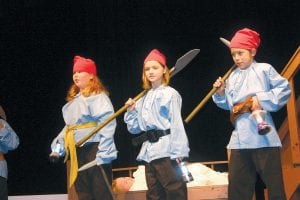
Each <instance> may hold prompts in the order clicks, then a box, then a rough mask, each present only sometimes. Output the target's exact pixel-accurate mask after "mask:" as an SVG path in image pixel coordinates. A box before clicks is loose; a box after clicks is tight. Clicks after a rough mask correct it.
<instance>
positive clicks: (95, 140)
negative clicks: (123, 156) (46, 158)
mask: <svg viewBox="0 0 300 200" xmlns="http://www.w3.org/2000/svg"><path fill="white" fill-rule="evenodd" d="M73 81H74V84H73V85H72V86H71V88H70V89H69V92H68V96H67V101H68V102H67V104H66V105H64V107H63V108H62V113H63V118H64V121H65V123H66V125H65V127H64V128H63V130H62V131H61V132H60V133H59V135H58V136H57V137H56V138H55V139H54V141H53V142H52V145H51V148H52V153H51V154H50V156H52V155H57V154H58V155H64V154H66V155H65V160H66V159H68V158H70V179H69V187H71V186H72V185H73V184H74V185H75V189H76V192H77V194H78V198H79V200H86V199H95V200H96V199H99V200H100V199H108V200H109V199H113V197H112V194H111V192H110V191H111V190H110V185H111V182H112V166H111V162H112V161H113V160H114V159H116V158H117V150H116V147H115V143H114V133H115V128H116V120H112V121H111V122H110V123H109V124H107V125H106V126H105V127H103V128H102V129H101V130H100V131H98V132H97V133H96V134H95V135H94V136H93V137H91V138H90V139H89V140H87V141H86V143H84V144H83V146H81V147H78V148H76V147H75V143H76V142H78V141H79V140H80V139H82V138H83V137H84V136H85V135H86V134H88V133H90V132H91V131H92V130H93V129H94V128H95V127H96V126H97V125H98V124H101V123H102V122H103V121H104V120H105V119H106V118H108V117H109V116H110V115H112V114H113V113H114V109H113V106H112V104H111V101H110V99H109V97H108V92H107V90H106V89H105V87H104V86H103V84H102V83H101V81H100V79H99V78H98V76H97V71H96V64H95V62H94V61H92V60H91V59H87V58H83V57H81V56H75V57H74V65H73ZM93 160H96V161H97V166H94V167H91V168H89V169H87V170H85V171H82V172H79V173H78V174H77V171H78V167H80V166H81V165H83V164H86V163H88V162H91V161H93ZM99 165H101V167H100V166H99ZM101 168H102V169H103V170H102V169H101ZM104 172H105V173H104Z"/></svg>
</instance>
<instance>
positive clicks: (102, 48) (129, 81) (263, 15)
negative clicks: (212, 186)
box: [0, 0, 300, 195]
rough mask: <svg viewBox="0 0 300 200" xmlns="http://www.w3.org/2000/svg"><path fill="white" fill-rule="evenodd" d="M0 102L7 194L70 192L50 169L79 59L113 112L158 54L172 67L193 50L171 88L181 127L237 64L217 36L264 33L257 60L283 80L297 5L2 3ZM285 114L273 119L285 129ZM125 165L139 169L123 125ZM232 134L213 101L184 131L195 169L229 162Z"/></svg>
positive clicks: (274, 0) (59, 167)
mask: <svg viewBox="0 0 300 200" xmlns="http://www.w3.org/2000/svg"><path fill="white" fill-rule="evenodd" d="M0 2H1V3H0V21H1V22H0V23H1V26H0V27H1V32H0V34H1V35H0V40H1V41H0V65H1V68H0V81H1V87H0V91H1V96H0V98H1V99H0V101H1V104H2V105H3V107H4V109H5V110H6V113H7V116H8V121H9V123H10V124H11V126H12V127H13V128H14V130H15V131H16V133H17V134H18V135H19V137H20V141H21V144H20V146H19V148H18V149H17V150H15V151H13V152H11V153H9V154H8V155H7V160H8V165H9V193H10V195H17V194H46V193H65V192H66V173H65V165H64V164H62V163H60V164H51V163H49V162H48V154H49V152H50V143H51V140H52V139H53V138H54V137H55V136H56V135H57V133H58V132H59V131H60V129H61V128H62V127H63V125H64V122H63V119H62V115H61V107H62V106H63V105H64V104H65V96H66V93H67V90H68V88H69V86H70V85H71V83H72V62H73V56H74V55H82V56H85V57H89V58H92V59H94V60H95V61H96V63H97V66H98V72H99V75H100V78H101V79H102V81H103V82H104V84H105V85H106V86H107V88H108V89H109V91H110V94H111V95H110V98H111V100H112V103H113V105H114V107H115V110H117V109H119V108H121V107H122V106H123V104H124V102H125V101H126V100H127V99H128V98H129V97H134V96H135V95H137V94H138V93H139V92H140V91H141V90H142V89H141V68H142V63H143V60H144V58H145V56H146V55H147V54H148V52H149V51H150V50H151V49H153V48H158V49H160V50H161V51H162V52H164V53H165V54H166V56H167V58H168V65H169V66H170V67H171V66H173V65H174V64H175V61H176V60H177V58H179V57H180V56H182V55H183V54H184V53H186V52H187V51H189V50H191V49H194V48H200V49H201V52H200V54H199V55H198V56H197V57H196V58H195V59H194V60H193V61H192V62H191V63H190V64H189V65H188V66H187V67H186V68H185V69H184V70H183V71H182V72H180V73H179V74H177V75H176V76H175V77H174V78H173V79H172V81H171V86H173V87H174V88H176V89H177V90H178V91H179V92H180V94H181V95H182V99H183V108H182V116H183V118H185V117H187V115H188V114H189V113H190V112H191V111H192V109H193V108H194V107H195V106H196V105H197V104H198V103H199V102H200V100H201V99H202V98H203V97H204V96H205V95H206V94H207V93H208V92H209V91H210V89H211V86H212V83H213V82H214V80H215V79H216V78H217V77H218V76H221V75H223V74H224V73H225V72H226V71H227V70H228V69H229V67H230V66H231V65H232V64H233V63H232V60H231V57H230V55H229V52H228V49H227V48H226V47H225V46H224V45H223V44H222V43H221V42H220V41H219V39H218V38H219V37H225V38H227V39H231V37H232V36H233V33H234V32H235V31H237V30H238V29H241V28H244V27H249V28H253V29H255V30H257V31H258V32H259V33H260V34H261V38H262V44H261V47H260V49H259V52H258V55H257V60H258V61H259V62H268V63H271V64H272V65H273V66H274V67H275V68H276V69H277V70H278V71H279V72H281V70H282V69H283V68H284V66H285V64H287V62H288V61H289V59H290V57H291V56H292V55H293V53H294V52H295V50H296V49H297V47H298V45H299V32H300V30H299V27H300V26H299V25H300V24H299V22H300V19H299V13H298V11H299V8H300V7H299V1H296V0H295V1H292V0H284V1H282V0H266V1H263V0H244V1H220V0H210V1H202V0H201V1H200V0H198V1H197V0H195V1H175V0H172V1H171V0H170V1H167V0H165V1H164V0H160V1H158V0H152V1H145V0H139V1H138V0H137V1H118V0H112V1H97V0H95V1H81V2H78V1H56V0H51V1H45V0H27V1H25V0H6V1H4V0H1V1H0ZM284 114H285V109H282V110H281V111H280V112H279V113H276V114H274V118H275V122H277V125H278V126H279V124H280V122H281V120H282V119H283V117H284ZM117 121H118V127H117V131H116V134H115V139H116V145H117V148H118V150H119V158H118V160H116V161H115V162H114V163H113V165H114V167H123V166H131V165H136V162H135V157H136V155H137V152H138V149H136V148H134V147H133V146H131V144H130V138H131V136H130V135H129V133H128V132H127V130H126V126H125V124H124V123H123V114H122V115H121V116H119V117H118V118H117ZM231 129H232V127H231V125H230V123H229V119H228V113H227V112H226V111H223V110H221V109H218V108H217V107H216V106H215V105H214V104H213V103H212V101H209V102H208V103H207V105H205V107H204V108H203V109H202V110H201V111H200V112H199V113H198V114H197V115H196V116H195V117H194V118H193V119H192V120H191V121H190V123H189V124H187V125H186V130H187V134H188V137H189V140H190V148H191V154H190V159H189V160H190V161H211V160H226V149H225V147H226V144H227V142H228V139H229V136H230V132H231Z"/></svg>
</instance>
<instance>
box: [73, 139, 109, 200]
mask: <svg viewBox="0 0 300 200" xmlns="http://www.w3.org/2000/svg"><path fill="white" fill-rule="evenodd" d="M76 151H77V159H78V166H79V167H80V166H82V165H84V164H86V163H88V162H91V161H93V160H94V159H95V158H96V153H97V151H98V143H91V144H88V145H84V146H83V147H79V148H77V149H76ZM101 167H102V169H103V170H102V169H101ZM103 171H104V172H105V174H103V173H102V172H103ZM111 182H112V166H111V164H103V165H101V166H94V167H91V168H89V169H87V170H84V171H81V172H78V177H77V179H76V182H75V189H76V192H77V194H78V198H79V200H111V199H113V198H112V193H111V192H110V191H111V188H110V187H111Z"/></svg>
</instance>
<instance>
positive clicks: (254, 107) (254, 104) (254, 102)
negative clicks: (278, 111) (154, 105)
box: [251, 96, 262, 110]
mask: <svg viewBox="0 0 300 200" xmlns="http://www.w3.org/2000/svg"><path fill="white" fill-rule="evenodd" d="M251 100H252V107H251V110H262V108H261V106H260V104H259V101H258V98H257V96H253V97H252V99H251Z"/></svg>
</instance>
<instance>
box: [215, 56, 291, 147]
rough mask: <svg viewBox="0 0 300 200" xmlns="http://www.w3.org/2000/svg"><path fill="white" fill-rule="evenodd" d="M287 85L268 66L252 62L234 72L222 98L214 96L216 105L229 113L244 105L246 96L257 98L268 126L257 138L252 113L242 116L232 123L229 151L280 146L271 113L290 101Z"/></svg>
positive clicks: (283, 79)
mask: <svg viewBox="0 0 300 200" xmlns="http://www.w3.org/2000/svg"><path fill="white" fill-rule="evenodd" d="M290 93H291V90H290V86H289V83H288V81H287V80H286V79H285V78H283V77H282V76H281V75H280V74H278V72H277V71H276V70H275V69H274V68H273V67H272V66H271V65H270V64H267V63H257V62H255V61H254V62H253V63H252V64H251V65H250V66H249V67H248V68H246V69H244V70H241V69H239V68H236V69H235V70H234V71H233V72H232V73H231V74H230V76H229V78H228V79H227V80H226V82H225V95H224V96H219V95H218V94H216V93H215V94H214V95H213V101H214V102H215V103H216V105H217V106H218V107H220V108H222V109H225V110H231V109H232V107H233V105H235V104H236V103H239V102H241V101H244V100H245V99H246V98H247V97H248V96H257V98H258V100H259V104H260V105H261V107H262V108H263V110H265V111H267V114H266V115H265V121H266V122H267V123H269V125H270V126H271V131H270V132H269V133H268V134H266V135H259V134H258V132H257V124H256V122H255V120H253V119H251V117H250V114H251V113H245V114H243V115H241V116H240V117H239V118H238V119H237V120H236V121H235V129H234V130H233V132H232V135H231V138H230V141H229V144H228V146H227V148H229V149H253V148H262V147H276V146H281V141H280V139H279V137H278V134H277V131H276V128H275V125H274V122H273V120H272V117H271V114H270V112H276V111H278V110H279V109H280V108H282V107H283V106H284V105H285V104H286V103H287V101H288V99H289V97H290Z"/></svg>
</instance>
